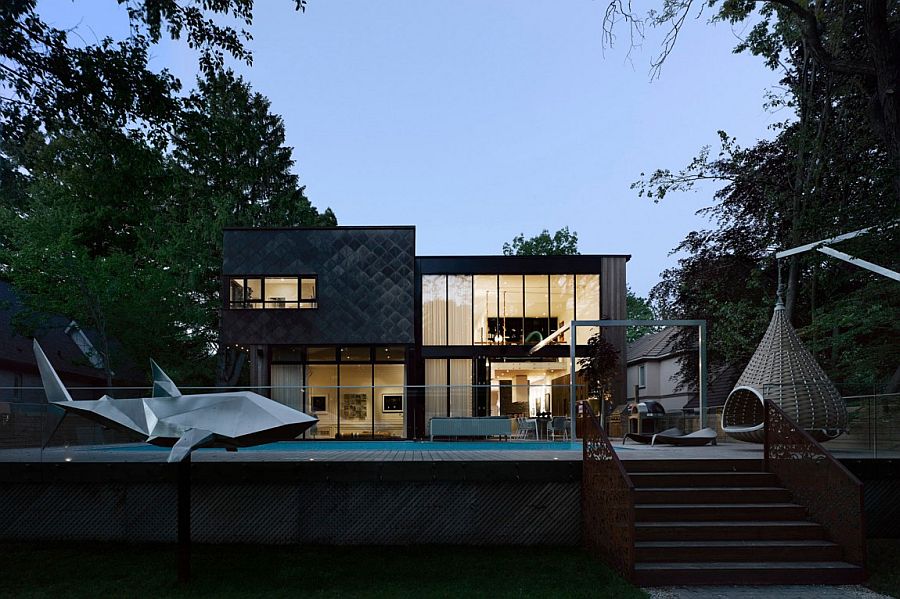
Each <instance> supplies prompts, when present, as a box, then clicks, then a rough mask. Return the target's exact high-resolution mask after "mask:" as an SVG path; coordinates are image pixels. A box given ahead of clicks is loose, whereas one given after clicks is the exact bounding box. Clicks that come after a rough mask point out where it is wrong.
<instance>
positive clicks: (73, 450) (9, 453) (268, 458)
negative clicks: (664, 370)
mask: <svg viewBox="0 0 900 599" xmlns="http://www.w3.org/2000/svg"><path fill="white" fill-rule="evenodd" d="M510 443H522V444H523V445H524V444H526V443H527V442H522V441H519V442H498V448H497V449H493V448H490V447H488V448H485V449H483V450H470V449H464V450H459V449H453V442H452V441H448V442H447V447H446V449H445V448H439V449H431V448H429V449H422V448H421V447H418V446H417V444H415V443H398V447H397V448H396V449H393V448H391V449H377V450H371V451H368V450H366V449H353V450H347V449H343V450H342V449H340V442H335V449H334V450H332V449H330V448H328V449H324V448H319V449H315V450H304V449H302V448H299V449H290V450H285V451H273V450H254V449H253V448H247V449H241V450H240V451H238V452H226V451H225V450H224V449H213V450H205V449H203V450H199V451H197V452H195V453H194V454H193V460H194V461H199V462H305V461H316V462H380V463H386V462H531V461H567V462H571V461H581V457H582V454H581V451H580V450H571V449H560V450H552V449H539V450H538V449H525V448H524V447H523V449H521V450H519V449H517V448H512V447H510V445H509V444H510ZM500 445H502V446H503V448H502V449H501V448H500ZM615 447H616V449H617V453H618V455H619V457H620V458H621V459H622V460H625V461H628V460H669V459H678V460H685V459H688V460H691V459H697V460H708V459H735V460H740V459H754V460H759V459H762V457H763V452H762V446H761V445H754V444H748V443H722V444H719V445H717V446H708V447H671V446H657V447H648V446H641V445H631V444H629V445H626V446H624V447H622V446H621V445H619V444H618V443H616V444H615ZM834 453H835V456H836V457H838V458H841V459H843V458H857V459H866V458H872V457H873V456H872V455H871V453H869V452H848V451H836V452H834ZM884 453H885V452H879V455H878V457H879V458H882V459H883V458H886V457H888V456H885V455H883V454H884ZM894 453H896V452H894ZM167 456H168V450H167V449H165V448H158V449H155V448H149V447H147V448H142V449H141V450H135V449H134V448H132V449H125V450H122V451H117V450H116V449H114V448H111V447H109V446H106V447H103V448H98V447H95V446H86V447H70V448H68V449H65V448H61V447H52V448H48V449H46V450H45V451H44V452H43V454H42V453H41V451H40V449H38V448H27V449H4V450H0V463H3V462H20V463H21V462H62V461H65V459H66V458H67V457H69V458H71V459H72V460H73V461H79V462H164V461H165V459H166V457H167ZM891 457H896V456H891Z"/></svg>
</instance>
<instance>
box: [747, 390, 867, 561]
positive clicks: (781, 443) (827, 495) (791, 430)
mask: <svg viewBox="0 0 900 599" xmlns="http://www.w3.org/2000/svg"><path fill="white" fill-rule="evenodd" d="M765 466H766V470H767V471H768V472H772V473H773V474H775V475H776V476H777V477H778V479H779V480H780V481H781V484H782V485H784V486H785V488H787V489H788V490H789V491H790V492H791V493H792V494H793V496H794V500H795V501H796V502H797V503H799V504H800V505H803V506H805V507H806V509H807V510H808V511H809V515H810V516H811V517H812V519H813V520H815V521H816V522H819V523H820V524H821V525H822V526H823V527H824V528H825V530H826V531H828V534H829V535H830V536H831V540H832V541H834V542H835V543H837V544H838V545H840V546H841V547H842V548H843V550H844V559H845V560H846V561H848V562H850V563H852V564H855V565H858V566H863V567H865V562H866V531H865V511H864V503H863V502H864V497H863V485H862V483H861V482H860V481H859V479H858V478H856V477H855V476H854V475H853V474H852V473H851V472H850V471H849V470H847V468H845V467H844V465H843V464H841V463H840V462H839V461H837V460H836V459H834V457H833V456H832V455H831V453H829V452H828V451H827V450H826V449H825V448H823V447H822V446H821V445H820V444H819V442H818V441H816V440H815V439H813V438H812V436H810V435H809V433H807V432H806V431H805V430H803V429H801V428H800V427H798V426H797V425H796V424H795V423H794V422H793V421H792V420H791V419H790V417H789V416H788V415H787V414H785V413H784V411H783V410H782V409H781V408H780V407H778V405H777V404H776V403H775V402H773V401H771V400H767V401H766V413H765Z"/></svg>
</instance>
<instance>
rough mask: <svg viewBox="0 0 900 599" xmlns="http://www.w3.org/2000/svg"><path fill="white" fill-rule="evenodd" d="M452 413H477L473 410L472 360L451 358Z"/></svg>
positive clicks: (466, 414)
mask: <svg viewBox="0 0 900 599" xmlns="http://www.w3.org/2000/svg"><path fill="white" fill-rule="evenodd" d="M450 415H451V416H467V417H468V416H474V415H475V413H474V411H473V410H472V360H450Z"/></svg>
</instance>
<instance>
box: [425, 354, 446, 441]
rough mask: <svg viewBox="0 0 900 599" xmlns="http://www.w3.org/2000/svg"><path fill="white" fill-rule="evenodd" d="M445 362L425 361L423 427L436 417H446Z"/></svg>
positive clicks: (427, 425)
mask: <svg viewBox="0 0 900 599" xmlns="http://www.w3.org/2000/svg"><path fill="white" fill-rule="evenodd" d="M447 377H448V373H447V360H425V426H426V430H430V427H429V424H428V422H429V421H430V420H431V419H432V418H434V417H436V416H446V415H447Z"/></svg>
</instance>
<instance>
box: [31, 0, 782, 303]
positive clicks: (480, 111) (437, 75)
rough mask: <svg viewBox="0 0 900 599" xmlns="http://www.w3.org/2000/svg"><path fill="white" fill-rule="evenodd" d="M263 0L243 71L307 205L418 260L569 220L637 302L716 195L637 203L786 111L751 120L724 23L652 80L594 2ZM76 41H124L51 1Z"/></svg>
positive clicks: (170, 60) (744, 61) (752, 109)
mask: <svg viewBox="0 0 900 599" xmlns="http://www.w3.org/2000/svg"><path fill="white" fill-rule="evenodd" d="M292 5H293V2H291V1H289V0H265V1H258V2H257V7H256V18H255V21H254V23H253V27H252V33H253V35H254V37H255V39H254V41H253V42H252V43H251V44H250V48H251V49H252V51H253V54H254V64H253V66H252V67H246V66H242V65H238V66H237V70H238V71H239V72H241V73H242V74H244V76H245V77H246V78H247V79H248V80H249V81H250V82H251V83H252V85H253V86H254V88H255V89H256V90H257V91H259V92H261V93H263V94H265V95H266V96H268V97H269V98H270V99H271V101H272V110H273V111H274V112H276V113H278V114H281V115H282V116H283V117H284V121H285V125H286V128H287V141H288V144H289V145H291V146H293V147H294V158H295V160H296V161H297V166H296V170H297V173H298V174H299V175H300V179H301V181H302V182H303V183H304V184H305V185H306V186H307V195H308V196H309V197H310V199H311V200H312V202H313V203H314V204H315V205H316V206H317V207H318V208H320V209H324V208H325V207H331V208H332V209H333V210H334V211H335V213H336V215H337V217H338V221H339V223H340V224H342V225H367V224H371V225H387V224H413V225H416V227H417V252H418V254H420V255H442V254H497V253H500V251H501V248H502V245H503V242H504V241H508V240H510V239H511V238H512V237H513V236H515V235H516V234H518V233H520V232H523V233H525V234H526V236H530V235H534V234H536V233H538V232H540V230H541V229H549V230H550V231H551V232H553V231H555V230H556V229H559V228H561V227H563V226H569V227H570V228H571V229H573V230H575V231H577V232H578V236H579V242H580V243H579V245H580V249H581V252H582V253H627V254H631V255H632V259H631V262H630V263H629V267H628V280H629V283H630V285H631V287H632V289H633V290H634V291H636V292H637V293H638V294H641V295H645V294H646V293H647V292H648V291H649V289H650V288H651V287H652V286H653V284H654V283H656V281H657V280H658V274H659V272H660V271H662V270H663V269H664V268H666V267H668V266H670V265H672V264H674V261H675V258H674V257H669V256H668V253H669V251H670V250H671V249H672V248H673V247H674V246H675V245H676V244H677V243H678V242H679V241H680V240H681V239H682V237H683V236H684V235H685V234H686V233H687V232H688V231H690V230H692V229H695V228H698V227H702V226H703V224H704V223H703V220H702V219H701V218H699V217H697V216H695V215H694V212H695V211H696V210H697V209H698V208H701V207H703V206H706V205H709V204H710V203H711V202H712V191H713V190H714V189H715V187H714V186H707V187H706V188H704V190H703V191H702V192H698V193H690V194H679V195H673V196H671V197H668V198H666V200H665V201H664V202H663V203H661V204H654V203H653V202H652V201H650V200H647V199H646V198H638V197H637V193H636V192H635V191H634V190H632V189H630V185H631V183H632V182H633V181H635V180H636V179H638V178H639V177H640V174H641V172H650V171H652V170H653V169H655V168H659V167H668V168H672V169H676V168H680V167H681V166H683V165H685V164H686V163H687V162H688V161H689V160H690V159H691V158H692V157H693V156H694V155H695V154H696V153H697V151H698V150H699V149H700V148H701V147H702V146H703V145H705V144H715V142H716V140H717V134H716V131H717V130H718V129H724V130H726V131H727V132H728V133H729V134H731V135H733V136H736V137H737V138H738V140H739V142H740V143H741V144H742V145H750V144H752V143H753V142H754V141H755V140H756V139H759V138H763V137H770V136H771V133H770V131H769V129H768V127H769V125H770V124H771V123H773V122H775V121H778V120H783V119H785V118H788V116H789V115H787V114H784V113H780V114H770V113H767V112H766V111H765V110H764V109H763V102H764V93H765V91H766V90H767V89H769V88H771V87H772V86H774V85H775V84H776V83H777V80H778V73H773V72H771V71H769V70H767V69H766V68H765V67H764V66H763V64H762V61H761V60H759V59H757V58H754V57H752V56H746V55H738V56H736V55H733V54H732V52H731V50H732V48H733V47H734V45H735V44H736V42H737V39H738V38H737V36H739V35H741V34H743V33H744V30H743V29H741V30H734V29H732V28H731V27H730V26H728V25H727V24H717V25H710V24H707V19H708V17H707V15H704V16H703V17H701V18H700V19H699V20H694V21H691V22H688V24H687V26H686V28H685V30H684V31H683V32H682V34H681V36H680V38H679V39H678V43H677V46H676V48H675V51H674V53H673V54H672V55H671V56H670V57H669V60H668V61H667V62H666V64H665V66H664V68H663V71H662V74H661V77H660V78H659V79H658V80H655V81H651V80H650V76H649V62H650V59H651V58H652V57H654V56H655V55H656V54H657V53H658V50H659V45H658V42H659V35H658V34H659V33H661V32H652V34H653V35H652V36H651V37H650V38H648V39H647V40H645V41H644V43H643V48H641V49H637V50H635V51H634V52H632V56H631V61H630V62H629V61H628V60H627V58H626V54H627V49H628V39H627V37H628V36H627V31H626V30H625V29H624V28H622V29H620V30H619V39H618V43H617V45H616V46H615V47H614V48H612V49H609V48H607V49H605V50H604V47H603V43H602V41H603V40H602V18H603V11H604V8H605V6H606V3H605V2H592V1H588V0H579V1H567V2H534V1H528V2H522V1H521V0H520V1H518V2H513V1H491V2H485V1H484V0H481V1H476V0H471V1H457V2H433V1H432V2H421V1H420V2H412V1H406V2H400V1H393V0H391V1H389V0H382V1H380V2H371V1H369V2H363V1H341V2H334V1H331V2H327V1H324V0H310V2H309V6H308V8H307V11H306V13H305V14H304V13H296V12H294V11H293V8H292ZM40 11H41V13H42V14H43V15H44V17H45V18H46V19H47V20H48V21H49V22H51V23H53V24H54V25H56V26H61V27H67V28H69V27H73V26H76V25H77V27H78V28H77V32H78V34H79V35H81V36H82V38H84V39H85V40H87V41H89V42H92V41H94V40H95V39H96V38H97V37H101V36H103V35H112V36H113V37H116V38H119V39H120V38H121V37H123V36H124V35H126V34H127V32H128V29H127V19H126V16H125V12H124V9H121V8H118V9H117V8H115V7H114V5H113V3H112V2H86V1H83V0H82V1H76V2H67V1H62V0H56V1H51V0H44V1H43V2H42V3H41V5H40ZM154 56H155V58H154V62H153V65H154V66H155V67H157V68H163V67H166V68H169V69H170V70H171V71H172V72H173V73H174V74H175V75H176V76H178V77H179V78H180V79H181V80H182V82H183V83H184V85H185V87H186V88H190V87H192V86H193V84H194V77H195V76H196V72H197V61H196V54H195V53H194V52H192V51H191V50H189V49H188V48H187V47H186V45H185V44H183V43H169V42H167V43H163V44H161V45H160V46H157V47H156V48H154Z"/></svg>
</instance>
